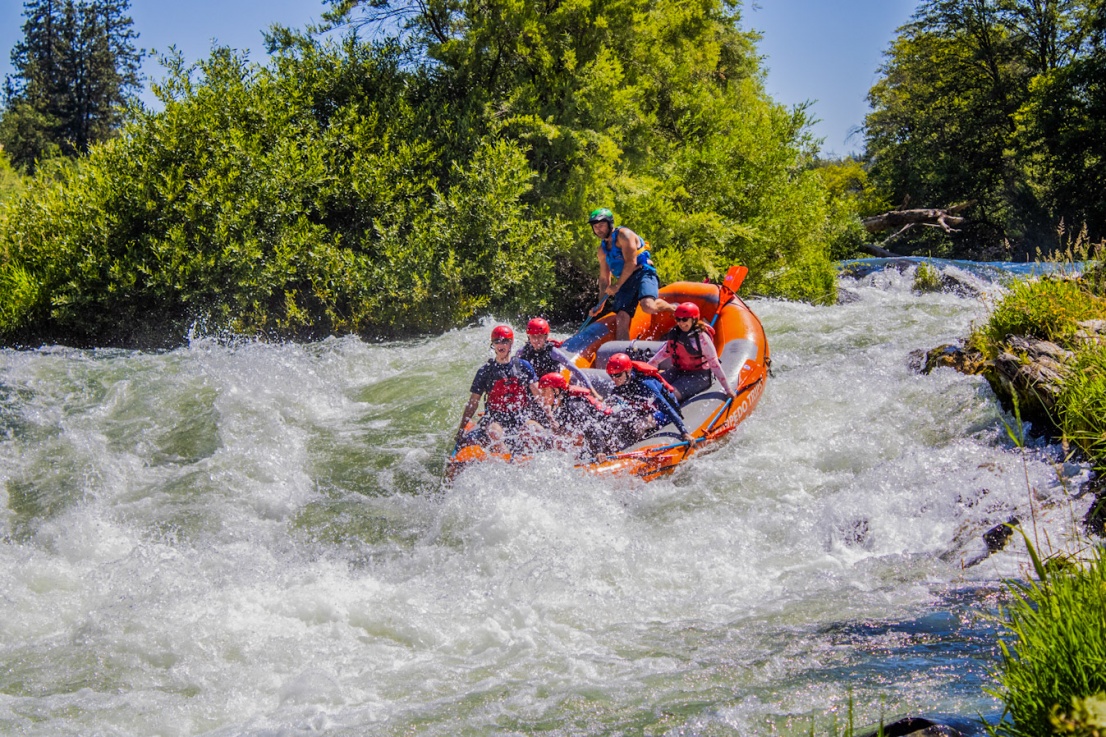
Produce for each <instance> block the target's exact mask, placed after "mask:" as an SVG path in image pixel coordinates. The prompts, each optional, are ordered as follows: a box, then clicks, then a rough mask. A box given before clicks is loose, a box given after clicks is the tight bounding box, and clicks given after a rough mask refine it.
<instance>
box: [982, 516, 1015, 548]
mask: <svg viewBox="0 0 1106 737" xmlns="http://www.w3.org/2000/svg"><path fill="white" fill-rule="evenodd" d="M1018 521H1019V520H1018V518H1017V517H1011V518H1010V519H1008V520H1007V521H1006V522H1004V523H1002V524H1001V525H995V526H994V527H992V528H991V529H989V530H987V531H986V532H984V533H983V542H985V543H987V552H989V553H997V552H998V551H1000V550H1002V549H1003V548H1005V547H1006V543H1007V542H1008V541H1009V540H1010V536H1011V535H1013V534H1014V530H1013V529H1012V525H1017V524H1018Z"/></svg>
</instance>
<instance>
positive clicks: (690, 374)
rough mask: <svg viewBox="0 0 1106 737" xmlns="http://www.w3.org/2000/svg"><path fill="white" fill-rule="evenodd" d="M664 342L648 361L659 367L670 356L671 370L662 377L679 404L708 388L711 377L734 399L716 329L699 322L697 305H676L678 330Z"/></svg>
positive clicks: (692, 303) (669, 334)
mask: <svg viewBox="0 0 1106 737" xmlns="http://www.w3.org/2000/svg"><path fill="white" fill-rule="evenodd" d="M664 339H665V341H667V342H666V343H665V344H664V347H663V348H661V349H660V350H659V351H658V352H657V353H656V355H654V356H653V357H652V358H650V359H649V364H650V365H651V366H659V365H660V364H661V362H662V361H664V359H666V358H670V357H671V359H672V367H671V368H669V369H668V370H667V371H665V372H664V374H663V376H664V380H665V381H667V382H668V383H669V384H671V385H672V386H673V388H674V389H675V394H676V401H677V402H681V403H682V402H686V401H687V400H688V399H691V398H692V397H693V396H695V395H696V394H699V393H701V392H705V391H706V390H707V389H709V388H710V384H711V374H714V376H715V378H717V379H718V383H719V384H721V385H722V390H723V391H725V392H726V396H727V397H730V398H731V399H732V398H733V395H734V393H733V389H731V388H730V382H729V380H728V379H727V378H726V372H725V371H724V370H723V369H722V364H721V363H720V362H719V361H718V351H717V350H715V348H714V330H713V328H711V326H710V325H707V324H706V323H705V322H703V321H702V320H701V319H699V305H697V304H695V303H694V302H681V303H680V304H679V305H677V306H676V327H674V328H672V330H670V331H669V332H668V335H666V336H665V338H664Z"/></svg>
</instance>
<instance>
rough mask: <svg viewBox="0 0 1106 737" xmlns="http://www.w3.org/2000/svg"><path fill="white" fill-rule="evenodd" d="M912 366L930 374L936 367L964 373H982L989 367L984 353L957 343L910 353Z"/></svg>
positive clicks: (920, 371) (916, 369)
mask: <svg viewBox="0 0 1106 737" xmlns="http://www.w3.org/2000/svg"><path fill="white" fill-rule="evenodd" d="M909 360H910V366H911V368H913V369H914V370H915V371H918V372H919V373H923V374H929V373H931V372H932V371H933V370H934V369H936V368H941V367H943V366H944V367H949V368H954V369H956V370H957V371H959V372H960V373H962V374H972V375H976V374H982V373H983V372H984V371H985V370H986V369H987V367H988V364H987V362H986V361H985V360H984V358H983V354H982V353H980V352H979V351H976V350H971V349H965V348H964V347H963V346H961V345H958V344H956V343H946V344H945V345H940V346H937V347H936V348H934V349H933V350H930V351H927V352H925V353H922V352H921V351H914V352H912V353H911V354H910V359H909Z"/></svg>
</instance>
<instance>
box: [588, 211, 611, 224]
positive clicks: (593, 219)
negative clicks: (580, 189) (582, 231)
mask: <svg viewBox="0 0 1106 737" xmlns="http://www.w3.org/2000/svg"><path fill="white" fill-rule="evenodd" d="M604 220H606V221H607V222H608V223H610V224H611V225H614V213H613V212H611V211H610V210H609V209H607V208H606V207H600V208H599V209H598V210H592V211H591V214H590V215H588V225H594V224H595V223H601V222H603V221H604Z"/></svg>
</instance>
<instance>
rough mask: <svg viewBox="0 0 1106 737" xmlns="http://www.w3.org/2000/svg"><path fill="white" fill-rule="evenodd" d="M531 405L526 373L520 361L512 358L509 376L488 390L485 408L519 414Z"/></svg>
mask: <svg viewBox="0 0 1106 737" xmlns="http://www.w3.org/2000/svg"><path fill="white" fill-rule="evenodd" d="M493 360H494V359H493ZM529 403H530V386H529V384H528V382H527V380H526V372H525V371H523V369H522V366H520V365H519V362H518V359H517V358H512V359H511V367H510V369H508V372H507V375H506V376H505V377H503V378H501V379H498V380H496V382H495V383H494V384H492V388H491V389H489V390H488V399H487V401H486V402H485V403H484V406H485V408H486V409H487V410H489V411H491V412H518V411H519V410H522V409H525V408H526V406H527V405H528V404H529Z"/></svg>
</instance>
